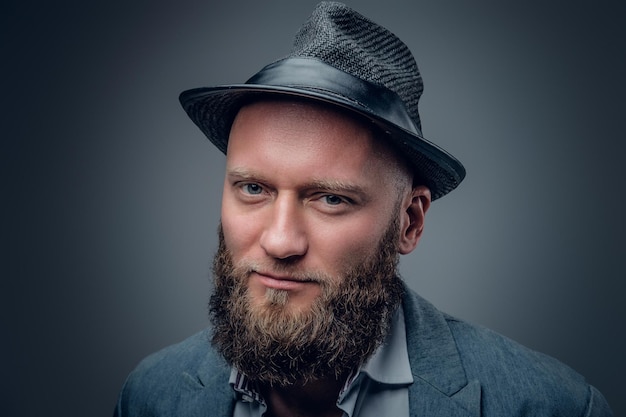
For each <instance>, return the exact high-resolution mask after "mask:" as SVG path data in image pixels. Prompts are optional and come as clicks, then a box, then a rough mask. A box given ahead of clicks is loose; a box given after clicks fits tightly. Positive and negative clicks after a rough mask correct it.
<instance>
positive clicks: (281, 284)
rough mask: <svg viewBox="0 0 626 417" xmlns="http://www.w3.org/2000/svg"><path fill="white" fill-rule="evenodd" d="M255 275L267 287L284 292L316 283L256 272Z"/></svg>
mask: <svg viewBox="0 0 626 417" xmlns="http://www.w3.org/2000/svg"><path fill="white" fill-rule="evenodd" d="M253 275H254V276H255V277H256V278H258V279H259V281H260V282H261V284H263V285H264V286H265V287H268V288H273V289H276V290H283V291H296V290H300V289H303V288H305V287H306V286H309V285H311V284H315V282H314V281H312V280H308V279H300V278H294V277H290V276H281V275H273V274H270V273H262V272H254V273H253Z"/></svg>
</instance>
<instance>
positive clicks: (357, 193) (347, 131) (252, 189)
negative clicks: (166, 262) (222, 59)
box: [221, 101, 413, 314]
mask: <svg viewBox="0 0 626 417" xmlns="http://www.w3.org/2000/svg"><path fill="white" fill-rule="evenodd" d="M226 161H227V162H226V176H225V182H224V193H223V200H222V214H221V215H222V227H223V234H224V240H225V246H226V248H227V249H228V250H229V252H230V255H231V256H232V259H233V263H234V265H235V266H242V265H245V267H246V268H248V269H249V271H250V273H249V276H248V282H247V286H248V290H249V293H250V298H251V299H250V302H251V303H252V305H253V306H262V305H264V304H266V303H268V302H269V301H271V299H272V298H275V297H286V303H285V308H286V309H288V310H289V311H290V312H291V313H294V314H297V313H298V312H302V311H308V310H309V309H310V308H311V305H312V303H313V301H314V300H315V299H316V298H318V297H319V296H320V294H321V292H322V290H321V288H322V284H323V281H324V280H326V281H327V280H329V279H338V278H337V277H340V276H342V273H343V272H344V271H347V270H351V269H353V268H354V267H355V266H357V265H360V264H363V263H364V262H365V261H366V260H367V259H369V258H371V257H372V256H373V255H374V251H375V250H377V248H378V246H379V242H380V241H381V239H382V237H383V235H384V233H385V232H386V230H387V228H388V226H389V223H390V221H391V220H392V219H393V218H398V219H400V222H401V226H402V225H404V227H403V228H404V229H405V228H406V226H407V225H408V224H410V222H411V216H410V215H409V214H407V213H408V210H409V209H410V207H411V205H412V204H413V196H412V193H411V186H410V185H411V184H410V177H409V176H408V175H407V174H406V172H405V171H404V168H403V166H402V165H401V164H399V163H398V162H397V160H396V159H395V158H394V157H393V155H392V154H391V152H390V151H388V150H387V149H386V148H384V147H382V146H380V145H379V143H378V142H377V141H376V139H375V137H374V134H373V133H372V129H369V128H368V126H366V125H365V124H363V122H361V121H357V120H355V119H353V118H349V117H347V116H346V115H344V114H342V113H338V112H334V111H331V110H327V109H324V108H322V107H318V106H313V105H311V104H306V103H300V102H278V101H277V102H259V103H255V104H252V105H249V106H247V107H244V108H243V109H242V110H241V111H240V112H239V114H238V116H237V118H236V120H235V122H234V124H233V127H232V130H231V135H230V138H229V144H228V151H227V159H226ZM329 277H330V278H329Z"/></svg>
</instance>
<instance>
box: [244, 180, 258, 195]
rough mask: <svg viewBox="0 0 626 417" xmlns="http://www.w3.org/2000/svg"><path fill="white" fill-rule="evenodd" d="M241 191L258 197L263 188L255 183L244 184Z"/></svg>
mask: <svg viewBox="0 0 626 417" xmlns="http://www.w3.org/2000/svg"><path fill="white" fill-rule="evenodd" d="M241 189H242V190H243V192H244V193H246V194H250V195H258V194H261V193H262V192H263V187H261V186H260V185H259V184H256V183H253V182H251V183H247V184H244V185H243V186H242V187H241Z"/></svg>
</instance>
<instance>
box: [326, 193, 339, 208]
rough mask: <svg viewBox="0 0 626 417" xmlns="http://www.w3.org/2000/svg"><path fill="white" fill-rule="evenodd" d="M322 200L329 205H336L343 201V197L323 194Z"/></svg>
mask: <svg viewBox="0 0 626 417" xmlns="http://www.w3.org/2000/svg"><path fill="white" fill-rule="evenodd" d="M324 200H325V201H326V204H328V205H329V206H338V205H339V204H341V203H343V198H341V197H339V196H336V195H332V194H329V195H325V196H324Z"/></svg>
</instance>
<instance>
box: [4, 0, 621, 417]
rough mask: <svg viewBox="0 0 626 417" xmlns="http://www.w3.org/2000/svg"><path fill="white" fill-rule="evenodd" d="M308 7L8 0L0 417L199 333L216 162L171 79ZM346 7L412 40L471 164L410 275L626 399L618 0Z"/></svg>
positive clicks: (289, 25) (187, 81)
mask: <svg viewBox="0 0 626 417" xmlns="http://www.w3.org/2000/svg"><path fill="white" fill-rule="evenodd" d="M315 3H316V1H298V2H294V1H266V2H261V1H229V2H228V4H226V3H224V4H218V3H211V2H209V1H194V0H182V1H178V2H164V1H160V2H150V1H127V2H122V1H111V0H109V1H104V0H98V1H67V0H61V1H57V2H44V1H35V2H21V3H18V2H16V1H9V2H4V3H3V6H2V13H1V16H2V21H1V22H0V33H1V35H2V36H1V42H2V44H1V48H2V50H1V52H2V55H1V56H2V58H1V60H2V64H1V68H2V77H1V81H0V82H1V83H2V108H1V111H2V113H1V114H2V132H3V133H2V152H1V155H2V161H0V162H1V168H0V169H1V170H2V179H3V186H2V187H3V188H2V194H3V196H4V198H3V200H4V202H3V203H2V204H1V206H2V219H3V221H2V245H3V246H2V257H3V259H2V272H1V273H2V284H1V287H0V294H1V297H2V298H1V300H0V301H1V305H2V307H1V308H2V311H0V313H2V314H1V317H2V329H3V331H2V334H3V336H2V339H1V340H2V343H1V346H0V349H2V358H3V359H2V363H1V367H2V368H0V375H2V376H1V377H0V380H2V386H0V395H1V396H2V399H1V402H2V409H3V411H2V415H5V416H18V415H22V416H26V415H32V416H35V415H40V416H44V415H45V416H60V415H63V416H108V415H110V414H111V411H112V409H113V405H114V403H115V399H116V396H117V392H118V390H119V388H120V386H121V384H122V383H123V381H124V378H125V376H126V374H127V373H128V372H129V371H130V370H131V369H132V368H133V367H134V366H135V364H136V363H137V361H139V360H140V359H141V358H142V357H144V356H145V355H146V354H148V353H150V352H152V351H154V350H156V349H159V348H161V347H163V346H166V345H168V344H171V343H173V342H176V341H178V340H181V339H183V338H184V337H186V336H187V335H190V334H191V333H193V332H195V331H197V330H199V329H201V328H202V327H204V326H205V324H206V321H207V319H206V303H207V300H208V296H209V292H210V280H209V268H210V258H211V256H212V254H213V251H214V250H215V246H216V238H215V230H216V224H217V222H218V213H219V211H218V210H219V204H220V187H221V180H222V177H221V176H222V173H221V171H222V168H223V162H224V160H223V157H222V156H221V155H219V154H218V152H217V151H216V150H215V149H214V148H213V147H212V146H211V145H210V144H209V143H208V141H206V140H205V139H204V138H203V137H202V136H201V133H200V132H199V131H198V130H197V129H196V128H195V126H194V125H192V123H191V122H190V121H189V120H188V119H187V117H186V115H185V114H184V113H183V111H182V110H181V108H180V106H179V104H178V102H177V95H178V93H179V92H180V91H182V90H184V89H187V88H192V87H198V86H205V85H213V84H219V83H229V82H240V81H243V80H245V79H246V78H247V77H248V76H250V75H251V74H252V73H254V72H256V70H258V69H259V68H260V67H262V66H263V65H264V64H265V63H268V62H270V61H272V60H274V59H276V58H278V57H280V56H282V55H284V54H286V53H287V52H288V50H289V47H290V44H291V39H292V37H293V35H294V33H295V32H296V30H297V29H298V27H299V26H300V25H301V23H302V22H303V21H304V20H305V19H306V18H307V17H308V15H309V13H310V12H311V10H312V9H313V6H314V4H315ZM505 3H506V4H505ZM350 4H351V5H352V6H354V7H355V8H357V9H358V10H359V11H361V12H362V13H363V14H365V15H367V16H369V17H371V18H373V19H374V20H376V21H377V22H379V23H381V24H383V25H385V26H386V27H388V28H390V29H391V30H392V31H393V32H395V33H396V34H397V35H399V36H400V37H401V38H402V39H403V40H404V41H405V42H406V43H407V44H408V45H409V47H410V48H411V50H412V51H413V52H414V54H415V56H416V58H417V61H418V64H419V65H420V68H421V70H422V73H423V77H424V79H425V83H426V90H425V93H424V96H423V101H422V104H421V113H422V119H423V124H424V132H425V135H426V137H428V138H430V139H432V140H433V141H435V142H436V143H438V144H440V145H442V146H443V147H444V148H446V149H448V150H449V151H451V152H452V153H453V154H454V155H455V156H457V157H458V158H459V159H460V160H461V161H463V163H464V164H465V166H466V168H467V170H468V177H467V179H466V181H465V182H464V183H463V184H462V185H461V187H460V188H459V189H458V190H457V191H455V192H454V193H452V194H451V195H449V196H447V197H445V198H444V199H442V200H440V201H438V202H436V203H435V204H434V205H433V206H432V208H431V211H430V212H429V213H428V216H427V220H428V223H427V228H426V234H425V236H424V238H423V240H422V243H421V244H420V246H419V247H418V250H417V251H416V252H415V253H414V254H412V255H410V256H408V257H405V258H403V260H402V271H403V274H404V276H405V277H406V279H407V281H409V282H410V285H411V286H412V287H413V288H415V289H417V290H418V291H419V292H420V293H421V294H422V295H424V296H425V297H427V298H429V299H430V300H432V301H433V302H434V303H435V304H436V305H437V306H439V307H440V308H441V309H443V310H445V311H448V312H450V313H452V314H454V315H457V316H460V317H462V318H464V319H466V320H468V321H471V322H474V323H479V324H483V325H486V326H488V327H491V328H494V329H495V330H497V331H499V332H501V333H504V334H505V335H507V336H510V337H512V338H514V339H516V340H518V341H520V342H522V343H524V344H526V345H528V346H530V347H532V348H535V349H538V350H541V351H544V352H546V353H548V354H551V355H553V356H555V357H557V358H559V359H560V360H562V361H564V362H566V363H567V364H569V365H570V366H572V367H574V368H575V369H577V370H578V371H580V372H581V373H583V374H584V375H586V376H587V378H588V379H589V380H590V382H591V383H593V384H595V385H596V386H598V387H599V388H600V389H601V390H602V391H603V392H604V393H605V394H606V396H607V398H608V399H609V401H610V402H611V404H612V406H613V408H614V409H615V412H616V415H620V414H626V403H625V402H624V389H625V388H626V385H625V383H624V381H625V380H626V379H625V378H624V373H625V372H626V365H625V360H624V352H626V342H625V337H624V331H625V329H626V312H625V307H624V301H623V299H624V285H623V280H624V278H625V277H626V267H625V261H624V258H625V256H626V251H625V250H624V249H625V244H624V232H626V230H625V220H624V217H623V213H624V209H626V207H625V206H624V198H623V193H624V190H625V187H624V184H623V181H624V168H623V166H622V165H621V164H622V159H623V155H624V150H625V149H624V127H623V126H622V123H621V122H622V121H623V120H624V114H625V113H624V110H625V106H624V97H625V93H626V91H625V88H624V83H623V75H624V74H625V73H626V68H625V54H626V49H625V48H624V46H625V45H624V42H623V41H621V40H622V39H623V36H624V31H625V30H624V22H625V21H626V20H625V17H626V14H625V10H624V6H623V4H624V3H623V2H621V4H620V2H618V1H613V2H611V3H605V2H594V3H593V6H592V5H591V2H587V3H584V2H571V1H568V2H566V1H559V2H538V1H537V2H515V3H513V2H501V1H471V2H470V1H463V2H461V1H438V2H421V1H400V0H387V1H385V2H375V1H365V0H364V1H356V0H355V1H352V2H350Z"/></svg>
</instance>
